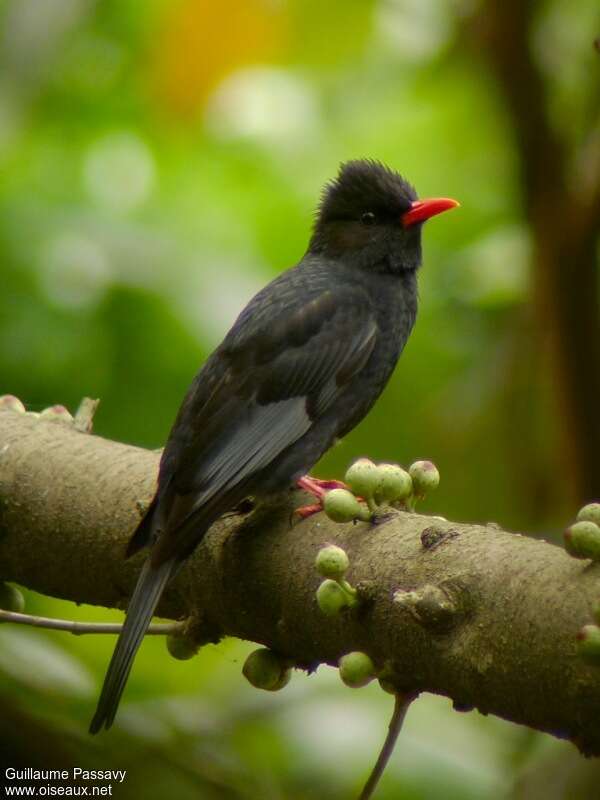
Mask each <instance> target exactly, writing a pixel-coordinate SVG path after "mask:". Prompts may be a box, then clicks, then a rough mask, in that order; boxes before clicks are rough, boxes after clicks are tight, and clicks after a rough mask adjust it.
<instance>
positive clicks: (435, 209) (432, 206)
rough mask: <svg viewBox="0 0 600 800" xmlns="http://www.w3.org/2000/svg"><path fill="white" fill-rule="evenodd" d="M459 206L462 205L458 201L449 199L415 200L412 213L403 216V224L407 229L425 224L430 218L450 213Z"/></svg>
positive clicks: (412, 204)
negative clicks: (418, 224)
mask: <svg viewBox="0 0 600 800" xmlns="http://www.w3.org/2000/svg"><path fill="white" fill-rule="evenodd" d="M459 205H460V203H458V202H457V201H456V200H451V199H450V198H449V197H431V198H430V199H429V200H415V201H414V203H411V206H410V211H407V212H406V213H405V214H403V215H402V218H401V219H402V224H403V225H404V227H405V228H408V227H409V225H414V224H415V223H417V222H425V220H426V219H429V217H435V215H436V214H441V213H442V211H448V210H449V209H451V208H456V206H459Z"/></svg>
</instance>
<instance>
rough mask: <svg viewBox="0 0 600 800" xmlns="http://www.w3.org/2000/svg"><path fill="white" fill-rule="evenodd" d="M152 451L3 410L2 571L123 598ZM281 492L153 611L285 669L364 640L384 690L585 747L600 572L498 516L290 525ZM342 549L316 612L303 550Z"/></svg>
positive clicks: (223, 525) (64, 591) (225, 533)
mask: <svg viewBox="0 0 600 800" xmlns="http://www.w3.org/2000/svg"><path fill="white" fill-rule="evenodd" d="M157 464H158V456H157V455H156V453H151V452H148V451H145V450H142V449H139V448H136V447H130V446H127V445H123V444H118V443H115V442H110V441H107V440H104V439H101V438H99V437H96V436H90V435H86V434H82V433H79V432H77V431H76V430H75V429H74V428H73V426H71V425H67V424H63V423H56V422H46V421H44V420H40V419H35V418H32V417H29V416H27V415H24V414H18V413H14V412H2V413H0V579H3V580H13V581H16V582H17V583H20V584H23V585H25V586H28V587H29V588H32V589H35V590H37V591H40V592H43V593H46V594H50V595H54V596H57V597H62V598H66V599H70V600H75V601H77V602H86V603H94V604H100V605H106V606H112V607H114V606H118V607H124V606H125V605H126V602H127V599H128V597H129V594H130V592H131V589H132V587H133V584H134V582H135V579H136V575H137V572H138V570H139V567H140V563H141V561H140V558H136V559H133V560H130V561H125V560H124V558H123V552H124V546H125V542H126V541H127V538H128V535H129V534H130V533H131V531H132V529H133V528H134V527H135V524H136V522H137V519H138V518H139V513H140V511H139V508H140V506H141V505H143V504H144V503H145V502H147V501H148V499H149V498H150V496H151V494H152V490H153V485H154V481H155V476H156V469H157ZM297 499H298V498H297V497H295V496H294V495H293V494H292V493H290V494H289V495H288V496H286V497H282V498H278V499H276V500H274V501H273V502H272V503H269V504H265V505H263V506H260V507H259V508H258V509H257V510H255V511H254V512H252V513H248V514H245V515H244V514H232V515H228V516H225V517H223V518H222V519H221V520H219V521H218V522H217V523H216V524H215V525H214V526H213V527H212V528H211V530H210V531H209V533H208V534H207V536H206V538H205V540H204V542H203V543H202V545H201V546H200V547H199V548H198V549H197V551H196V552H195V553H194V555H193V557H192V558H191V559H190V562H189V564H188V565H187V566H186V567H185V568H184V569H183V570H182V572H181V573H180V574H179V575H178V577H177V579H176V580H174V581H173V583H172V584H171V585H170V586H169V587H168V588H167V591H166V592H165V596H164V598H163V601H162V602H161V605H160V609H159V611H160V614H161V615H163V616H165V617H169V618H172V619H180V618H181V617H188V616H191V617H192V624H189V623H188V625H187V626H186V631H192V633H193V635H194V636H195V638H197V639H198V640H199V641H208V640H211V641H214V640H217V639H218V638H219V637H221V636H223V635H232V636H238V637H240V638H243V639H250V640H253V641H256V642H260V643H263V644H265V645H267V646H269V647H271V648H273V649H274V650H276V651H278V652H279V653H281V654H282V655H284V656H286V657H289V658H290V659H292V660H293V661H294V662H295V663H297V664H298V665H299V666H301V667H304V668H308V669H314V668H315V667H316V666H317V664H319V663H321V662H325V663H328V664H336V663H337V660H338V658H339V657H340V655H342V654H343V653H346V652H349V651H351V650H363V651H365V652H367V653H368V654H369V655H370V656H371V658H372V659H373V660H374V662H375V664H376V665H377V667H378V668H380V669H381V668H383V667H386V678H387V675H388V674H391V676H392V679H393V683H394V685H395V686H396V687H397V688H398V690H400V691H403V692H406V693H408V694H416V693H418V692H420V691H430V692H435V693H438V694H443V695H446V696H448V697H450V698H452V699H453V700H454V703H455V707H457V708H459V709H470V708H472V707H476V708H478V709H479V710H480V711H481V712H482V713H486V714H487V713H494V714H497V715H498V716H501V717H504V718H505V719H508V720H512V721H514V722H518V723H522V724H525V725H528V726H530V727H532V728H537V729H539V730H543V731H548V732H550V733H553V734H555V735H556V736H560V737H564V738H567V739H570V740H571V741H573V742H574V743H575V744H576V745H577V746H578V747H579V748H580V749H581V750H582V752H584V753H586V754H595V755H598V754H600V725H598V719H600V671H599V670H598V669H597V668H594V667H591V666H589V665H587V664H586V663H584V662H583V661H582V660H580V659H579V658H578V657H577V655H576V639H575V636H576V633H577V631H578V630H579V628H581V627H582V625H584V624H586V623H588V622H589V621H590V617H591V612H592V609H593V608H594V607H595V606H596V604H597V602H598V600H599V599H600V565H599V564H590V563H588V562H582V561H577V560H575V559H572V558H570V557H569V556H568V555H567V554H566V553H565V552H564V551H563V550H562V549H561V548H558V547H555V546H553V545H550V544H547V543H546V542H541V541H538V540H534V539H529V538H527V537H524V536H520V535H518V534H510V533H507V532H505V531H502V530H500V529H498V528H497V526H493V525H487V526H481V525H471V524H458V523H451V522H445V521H441V520H439V519H437V518H431V517H425V516H421V515H418V514H411V513H406V512H397V513H395V515H394V516H393V517H391V518H390V519H389V520H388V521H386V522H384V523H383V524H381V525H378V526H370V525H369V524H367V523H359V524H357V525H351V524H350V525H336V524H334V523H332V522H330V521H329V520H328V519H326V518H325V517H324V515H322V514H319V515H316V516H314V517H312V518H310V519H308V520H304V521H302V522H300V523H298V524H296V525H295V526H293V527H292V526H291V525H290V511H291V509H292V502H293V501H294V500H297ZM326 542H335V543H336V544H339V545H340V546H342V547H344V549H345V550H346V551H347V552H348V555H349V557H350V563H351V566H350V571H349V573H348V579H349V580H350V581H351V583H352V584H353V585H354V586H356V587H357V589H358V592H359V597H360V598H361V600H362V602H361V604H360V605H359V606H358V608H356V609H353V610H351V611H348V613H346V614H345V615H342V616H340V617H335V618H333V619H327V618H325V617H323V615H322V614H321V612H320V611H319V609H318V607H317V604H316V601H315V590H316V588H317V586H318V584H319V580H320V578H319V576H318V575H317V572H316V570H315V568H314V559H315V555H316V553H317V551H318V549H319V548H320V547H321V546H322V545H323V544H324V543H326Z"/></svg>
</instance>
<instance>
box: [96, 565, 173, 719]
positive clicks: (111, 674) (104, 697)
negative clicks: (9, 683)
mask: <svg viewBox="0 0 600 800" xmlns="http://www.w3.org/2000/svg"><path fill="white" fill-rule="evenodd" d="M177 566H178V562H177V561H176V560H175V559H173V558H172V559H170V560H169V561H166V562H164V563H163V564H161V565H160V566H159V567H152V566H151V565H150V559H148V560H147V561H146V563H145V564H144V566H143V568H142V571H141V573H140V577H139V579H138V582H137V585H136V587H135V590H134V592H133V596H132V598H131V601H130V602H129V607H128V609H127V616H126V617H125V624H124V625H123V630H122V631H121V633H120V634H119V638H118V640H117V644H116V647H115V650H114V653H113V655H112V659H111V661H110V664H109V667H108V671H107V673H106V677H105V678H104V685H103V686H102V693H101V694H100V699H99V700H98V706H97V708H96V713H95V714H94V718H93V720H92V722H91V725H90V733H98V731H99V730H101V729H102V728H110V726H111V725H112V724H113V721H114V718H115V714H116V713H117V708H118V707H119V701H120V699H121V695H122V694H123V689H124V688H125V684H126V683H127V678H128V677H129V673H130V671H131V666H132V664H133V659H134V658H135V654H136V653H137V650H138V647H139V646H140V644H141V643H142V639H143V638H144V634H145V633H146V629H147V628H148V625H149V624H150V620H151V619H152V615H153V613H154V609H155V608H156V606H157V604H158V601H159V600H160V596H161V594H162V592H163V589H164V588H165V585H166V584H167V581H168V580H169V578H170V577H171V575H172V574H173V573H174V571H175V570H176V567H177Z"/></svg>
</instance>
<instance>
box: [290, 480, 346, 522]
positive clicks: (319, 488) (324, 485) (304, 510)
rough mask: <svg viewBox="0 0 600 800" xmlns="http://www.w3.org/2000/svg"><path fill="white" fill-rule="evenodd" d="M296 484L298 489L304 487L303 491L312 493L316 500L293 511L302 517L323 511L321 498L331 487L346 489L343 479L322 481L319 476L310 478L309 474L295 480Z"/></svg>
mask: <svg viewBox="0 0 600 800" xmlns="http://www.w3.org/2000/svg"><path fill="white" fill-rule="evenodd" d="M296 486H298V488H299V489H304V491H305V492H308V493H309V494H312V495H313V496H314V497H316V498H317V500H318V502H317V503H313V504H312V505H308V506H300V508H297V509H296V510H295V511H294V514H297V515H298V516H299V517H302V519H306V517H310V516H312V515H313V514H318V513H319V511H323V498H324V497H325V495H326V494H327V492H329V491H330V490H331V489H347V488H348V487H347V486H346V484H345V483H344V482H343V481H335V480H332V481H324V480H321V478H312V477H311V476H310V475H303V476H302V477H301V478H299V479H298V480H297V481H296Z"/></svg>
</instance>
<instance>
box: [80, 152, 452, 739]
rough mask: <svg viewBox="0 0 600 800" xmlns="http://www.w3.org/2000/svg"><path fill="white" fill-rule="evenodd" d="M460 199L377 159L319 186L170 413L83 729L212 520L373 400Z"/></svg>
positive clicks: (273, 479) (105, 701)
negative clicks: (276, 262)
mask: <svg viewBox="0 0 600 800" xmlns="http://www.w3.org/2000/svg"><path fill="white" fill-rule="evenodd" d="M457 205H458V203H457V202H456V201H455V200H449V199H446V198H436V199H431V200H418V199H417V196H416V193H415V190H414V189H413V188H412V186H410V184H408V183H407V182H406V181H405V180H404V179H403V178H401V177H400V175H398V174H397V173H396V172H394V171H392V170H391V169H388V168H387V167H385V166H383V165H382V164H380V163H378V162H375V161H349V162H347V163H345V164H343V165H342V166H341V168H340V171H339V174H338V176H337V178H336V179H335V180H334V181H332V182H330V183H328V184H327V185H326V186H325V189H324V192H323V196H322V200H321V203H320V206H319V209H318V213H317V217H316V222H315V225H314V231H313V234H312V237H311V239H310V243H309V246H308V250H307V252H306V254H305V255H304V257H303V258H302V260H301V261H300V262H299V263H298V264H297V265H296V266H295V267H293V268H292V269H289V270H288V271H287V272H284V273H283V274H281V275H279V277H277V278H275V280H273V281H271V283H269V284H268V285H267V286H265V288H264V289H262V291H260V292H259V293H258V294H257V295H256V296H255V297H253V298H252V300H251V301H250V302H249V303H248V305H247V306H246V308H244V310H243V311H242V312H241V314H240V315H239V317H238V318H237V320H236V321H235V323H234V325H233V327H232V328H231V330H230V331H229V333H228V334H227V335H226V337H225V339H224V340H223V342H222V343H221V344H220V345H219V346H218V347H217V349H216V350H215V351H214V352H213V353H212V355H211V356H210V357H209V358H208V360H207V361H206V363H205V364H204V366H203V367H202V369H201V370H200V372H199V373H198V374H197V375H196V377H195V378H194V381H193V383H192V385H191V387H190V389H189V391H188V393H187V395H186V397H185V399H184V401H183V403H182V405H181V408H180V409H179V413H178V414H177V418H176V420H175V423H174V425H173V428H172V430H171V433H170V435H169V439H168V441H167V443H166V446H165V449H164V452H163V455H162V458H161V462H160V470H159V476H158V487H157V490H156V494H155V496H154V499H153V500H152V503H151V504H150V507H149V509H148V511H147V513H146V514H145V516H144V518H143V519H142V521H141V522H140V524H139V526H138V528H137V529H136V531H135V533H134V534H133V537H132V539H131V541H130V543H129V546H128V549H127V554H128V555H132V554H133V553H136V552H137V551H138V550H140V549H141V548H143V547H148V548H149V550H150V552H149V555H148V558H147V560H146V562H145V564H144V566H143V568H142V571H141V574H140V577H139V580H138V582H137V585H136V588H135V590H134V592H133V596H132V598H131V601H130V603H129V608H128V611H127V617H126V620H125V624H124V626H123V630H122V632H121V634H120V636H119V639H118V642H117V645H116V648H115V651H114V653H113V656H112V660H111V662H110V666H109V668H108V672H107V674H106V678H105V680H104V686H103V688H102V693H101V695H100V700H99V702H98V708H97V710H96V714H95V716H94V719H93V720H92V723H91V726H90V731H91V732H92V733H96V732H97V731H99V730H100V729H101V728H102V727H106V728H109V727H110V725H111V724H112V722H113V720H114V718H115V714H116V711H117V707H118V704H119V700H120V698H121V694H122V692H123V689H124V687H125V683H126V681H127V678H128V676H129V672H130V669H131V665H132V662H133V659H134V656H135V653H136V651H137V649H138V647H139V646H140V643H141V641H142V639H143V637H144V634H145V631H146V629H147V627H148V625H149V623H150V620H151V618H152V615H153V613H154V610H155V608H156V605H157V603H158V601H159V598H160V596H161V593H162V591H163V589H164V587H165V585H166V583H167V582H168V580H169V579H170V578H171V577H172V576H173V575H174V574H175V573H176V572H177V570H178V569H179V568H180V566H181V564H182V562H183V561H184V560H185V559H186V558H188V557H189V556H190V555H191V553H192V552H193V550H194V548H195V547H196V546H197V545H198V544H199V542H201V541H202V539H203V537H204V535H205V533H206V531H207V529H208V528H209V527H210V525H211V524H212V523H213V522H214V521H215V520H216V519H217V518H218V517H219V516H220V515H221V514H223V513H224V512H225V511H228V510H230V509H232V508H234V507H235V506H236V505H238V504H239V503H241V502H242V500H244V498H246V497H249V496H253V497H257V498H260V497H261V496H265V495H268V494H271V493H273V492H278V491H282V490H284V489H286V488H288V487H290V486H292V485H293V484H294V483H296V482H297V481H298V480H299V479H300V478H301V477H302V476H304V475H305V473H307V471H308V470H309V469H310V468H311V467H312V466H313V465H314V464H315V463H316V462H317V461H318V460H319V459H320V458H321V456H322V455H323V453H325V451H326V450H327V449H328V448H329V447H331V445H332V444H333V442H334V441H335V440H336V439H338V438H340V437H342V436H344V435H345V434H347V433H348V432H349V431H350V430H352V428H353V427H354V426H355V425H356V424H357V423H358V422H360V420H361V419H362V418H363V417H364V416H365V414H366V413H367V412H368V411H369V409H370V408H371V406H372V405H373V403H374V402H375V400H376V399H377V398H378V397H379V395H380V393H381V391H382V390H383V388H384V386H385V385H386V383H387V382H388V380H389V378H390V375H391V374H392V371H393V369H394V367H395V365H396V362H397V361H398V357H399V356H400V353H401V352H402V349H403V347H404V345H405V344H406V341H407V339H408V337H409V335H410V332H411V330H412V327H413V325H414V322H415V317H416V314H417V269H418V267H419V266H420V264H421V227H422V223H423V222H424V221H425V220H427V219H429V217H432V216H434V215H435V214H439V213H440V212H442V211H446V210H447V209H450V208H453V207H454V206H457ZM302 485H303V486H306V485H307V484H306V482H304V483H303V484H302Z"/></svg>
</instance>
